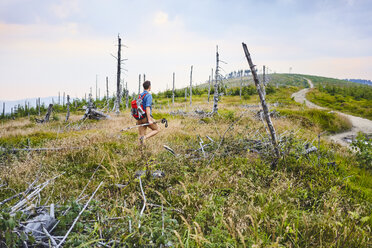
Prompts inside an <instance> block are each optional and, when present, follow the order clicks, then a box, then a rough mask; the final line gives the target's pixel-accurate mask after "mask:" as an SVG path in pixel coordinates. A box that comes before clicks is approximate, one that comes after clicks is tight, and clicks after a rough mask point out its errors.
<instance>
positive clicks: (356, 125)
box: [292, 78, 372, 146]
mask: <svg viewBox="0 0 372 248" xmlns="http://www.w3.org/2000/svg"><path fill="white" fill-rule="evenodd" d="M305 79H306V80H307V82H308V83H309V85H310V88H306V89H302V90H300V91H297V92H295V93H293V94H292V97H293V98H294V100H295V101H296V102H298V103H305V104H306V106H308V107H309V108H316V109H327V108H324V107H321V106H318V105H316V104H314V103H312V102H310V101H309V100H307V99H306V93H307V92H309V90H310V89H311V88H314V85H313V83H312V82H311V80H310V79H307V78H305ZM335 112H336V113H338V114H339V115H341V116H344V117H346V118H348V119H349V120H350V121H351V124H352V125H353V126H352V128H351V130H350V131H347V132H343V133H338V134H335V135H331V136H329V138H330V139H331V140H333V141H335V142H337V143H339V144H341V145H343V146H349V143H347V142H346V141H345V138H347V137H350V136H353V135H357V133H358V132H363V133H367V134H371V133H372V121H370V120H368V119H364V118H361V117H357V116H353V115H349V114H345V113H342V112H338V111H335Z"/></svg>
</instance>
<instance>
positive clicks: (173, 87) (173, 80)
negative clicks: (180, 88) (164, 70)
mask: <svg viewBox="0 0 372 248" xmlns="http://www.w3.org/2000/svg"><path fill="white" fill-rule="evenodd" d="M174 84H175V74H174V72H173V90H172V104H173V106H174Z"/></svg>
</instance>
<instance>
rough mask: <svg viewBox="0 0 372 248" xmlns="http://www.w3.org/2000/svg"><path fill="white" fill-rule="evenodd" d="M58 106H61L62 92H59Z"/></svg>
mask: <svg viewBox="0 0 372 248" xmlns="http://www.w3.org/2000/svg"><path fill="white" fill-rule="evenodd" d="M58 105H61V92H59V91H58Z"/></svg>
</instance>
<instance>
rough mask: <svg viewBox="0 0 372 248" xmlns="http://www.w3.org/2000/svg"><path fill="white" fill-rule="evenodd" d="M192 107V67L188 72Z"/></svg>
mask: <svg viewBox="0 0 372 248" xmlns="http://www.w3.org/2000/svg"><path fill="white" fill-rule="evenodd" d="M191 105H192V66H191V71H190V106H191Z"/></svg>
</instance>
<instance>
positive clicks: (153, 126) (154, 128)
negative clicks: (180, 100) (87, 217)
mask: <svg viewBox="0 0 372 248" xmlns="http://www.w3.org/2000/svg"><path fill="white" fill-rule="evenodd" d="M152 121H153V122H155V120H154V119H152ZM148 127H149V128H150V129H151V130H152V131H151V132H150V133H148V134H147V135H145V139H149V138H151V137H152V136H155V135H157V134H158V133H159V127H158V124H156V123H154V124H151V125H149V126H148Z"/></svg>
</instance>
